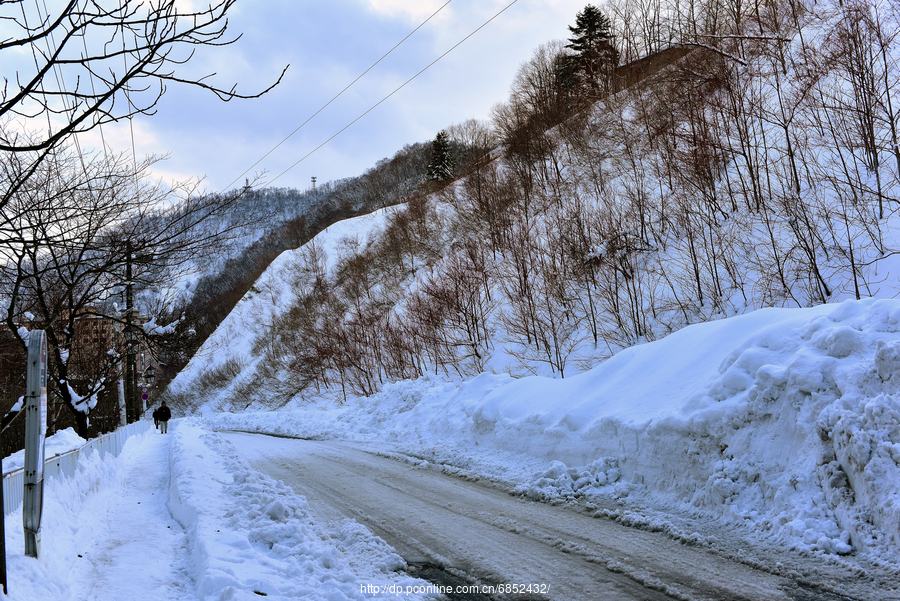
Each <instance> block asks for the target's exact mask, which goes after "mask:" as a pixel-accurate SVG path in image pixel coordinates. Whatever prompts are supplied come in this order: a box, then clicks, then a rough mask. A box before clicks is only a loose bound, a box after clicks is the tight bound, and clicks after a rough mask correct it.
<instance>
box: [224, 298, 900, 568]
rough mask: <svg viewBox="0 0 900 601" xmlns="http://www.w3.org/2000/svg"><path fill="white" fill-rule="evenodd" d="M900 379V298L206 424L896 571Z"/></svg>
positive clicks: (781, 315) (746, 321)
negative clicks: (367, 445)
mask: <svg viewBox="0 0 900 601" xmlns="http://www.w3.org/2000/svg"><path fill="white" fill-rule="evenodd" d="M898 369H900V302H898V301H889V300H878V301H875V300H866V301H850V302H845V303H841V304H835V305H823V306H820V307H816V308H812V309H765V310H761V311H756V312H753V313H750V314H747V315H743V316H739V317H735V318H731V319H726V320H721V321H716V322H711V323H706V324H700V325H696V326H690V327H687V328H685V329H683V330H681V331H679V332H677V333H674V334H672V335H670V336H669V337H667V338H665V339H663V340H660V341H657V342H653V343H649V344H645V345H640V346H637V347H633V348H630V349H628V350H626V351H623V352H621V353H619V354H618V355H616V356H615V357H613V358H612V359H610V360H608V361H606V362H605V363H603V364H601V365H600V366H598V367H596V368H594V369H592V370H590V371H588V372H585V373H583V374H580V375H578V376H575V377H572V378H567V379H565V380H556V379H549V378H541V377H529V378H522V379H513V378H511V377H509V376H506V375H502V376H500V375H487V374H484V375H481V376H479V377H477V378H475V379H474V380H472V381H469V382H466V383H464V384H462V385H457V384H452V383H446V382H441V381H437V380H434V379H430V378H423V379H421V380H419V381H416V382H406V383H398V384H395V385H393V386H389V387H387V388H386V389H385V391H384V392H382V393H379V394H376V395H374V396H372V397H370V398H359V399H355V400H353V401H351V402H349V403H348V404H347V405H345V406H343V407H338V408H335V407H331V406H329V405H327V404H324V403H323V404H321V405H318V406H310V407H294V408H292V409H290V410H285V411H279V412H273V413H241V414H220V415H217V416H214V417H210V418H209V419H208V420H207V423H208V424H209V425H211V426H212V427H215V428H241V429H246V428H248V427H249V428H250V429H256V430H259V431H265V432H274V433H280V434H296V435H302V436H324V437H346V438H355V439H361V440H371V441H380V442H382V443H384V442H385V441H388V442H387V443H386V444H389V445H393V446H394V447H396V448H397V449H404V450H405V452H407V453H412V454H415V455H417V456H419V457H421V458H423V459H424V458H430V459H431V460H432V461H438V462H440V463H444V464H447V465H448V466H450V467H451V468H456V469H462V470H468V471H470V472H475V473H481V474H483V475H488V476H498V477H500V478H501V479H504V480H506V481H509V482H510V483H511V484H512V485H513V486H514V487H515V491H516V492H517V493H518V494H523V495H528V496H530V497H532V498H535V499H547V500H552V499H556V498H579V497H584V498H587V499H588V500H590V499H591V498H593V497H596V498H602V497H604V496H629V497H630V498H632V499H641V498H643V499H645V500H654V502H658V503H674V504H677V505H679V506H681V507H682V508H688V509H689V510H692V511H695V512H696V513H697V514H698V515H701V516H704V515H705V516H707V517H715V518H717V519H720V520H724V521H725V523H732V524H734V525H741V526H748V525H749V526H750V527H752V529H754V530H755V531H756V532H757V533H758V534H759V536H762V537H764V538H765V539H766V540H768V541H769V543H772V544H779V545H783V546H784V547H787V548H793V549H796V550H804V551H810V552H820V553H833V554H847V553H850V552H852V551H856V552H861V553H864V554H866V556H867V557H872V558H874V557H878V558H880V560H884V561H888V562H889V563H894V564H896V562H897V558H898V556H900V554H898V551H900V539H898V534H897V533H898V532H900V528H898V526H900V467H898V464H900V403H898V401H897V400H895V398H894V395H896V394H897V393H898V386H900V375H895V374H896V373H897V371H898ZM535 468H537V469H535Z"/></svg>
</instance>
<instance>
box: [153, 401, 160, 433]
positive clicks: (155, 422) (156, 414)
mask: <svg viewBox="0 0 900 601" xmlns="http://www.w3.org/2000/svg"><path fill="white" fill-rule="evenodd" d="M153 425H154V426H156V429H157V430H159V408H158V407H157V408H156V409H154V410H153Z"/></svg>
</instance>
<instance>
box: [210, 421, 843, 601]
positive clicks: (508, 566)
mask: <svg viewBox="0 0 900 601" xmlns="http://www.w3.org/2000/svg"><path fill="white" fill-rule="evenodd" d="M223 436H224V437H226V438H227V439H228V440H229V441H230V442H231V443H232V444H233V445H234V446H235V448H236V449H237V451H238V453H239V454H241V455H242V456H243V457H244V458H245V459H246V460H247V461H249V462H250V463H251V465H253V466H254V467H255V468H256V469H258V470H260V471H262V472H263V473H265V474H267V475H268V476H270V477H272V478H275V479H277V480H282V481H284V483H285V484H287V485H289V486H291V487H292V488H293V489H294V490H295V491H296V492H298V493H299V494H303V495H305V496H306V497H307V499H308V501H309V504H310V510H311V511H312V512H313V513H314V514H315V515H316V517H317V521H319V522H320V523H328V522H331V523H337V522H339V521H340V520H341V519H345V518H353V519H355V520H357V521H359V522H361V523H363V524H365V525H366V526H367V527H368V528H369V529H371V530H372V531H373V532H374V533H375V534H377V535H379V536H381V537H382V538H383V539H385V540H386V541H387V542H388V543H389V544H391V545H393V546H394V547H395V548H396V549H397V551H398V552H399V553H400V554H401V555H402V556H404V558H406V559H407V561H410V562H428V563H433V564H436V565H440V566H442V567H445V568H448V570H449V571H450V572H453V573H455V574H457V575H464V576H465V577H468V578H470V579H471V578H474V579H477V581H478V582H479V583H480V584H486V585H491V584H529V583H531V584H538V585H547V587H548V588H549V595H547V596H545V597H541V596H539V595H531V596H526V597H523V598H550V599H565V600H579V599H584V600H595V599H604V600H615V599H671V598H676V599H698V600H699V599H733V600H739V599H747V600H754V601H759V600H766V599H829V598H832V597H831V596H829V595H828V594H827V593H825V592H823V591H820V590H816V591H810V590H808V589H804V588H802V587H800V586H799V585H797V584H796V583H795V582H792V581H791V580H789V579H786V578H784V577H780V576H776V575H773V574H770V573H768V572H765V571H762V570H756V569H753V568H751V567H749V566H747V565H743V564H741V563H737V562H733V561H730V560H728V559H725V558H722V557H720V556H718V555H716V554H714V553H711V552H709V551H707V550H704V549H699V548H694V547H690V546H686V545H683V544H680V543H678V542H676V541H673V540H671V539H669V538H667V537H665V536H663V535H661V534H657V533H651V532H646V531H641V530H636V529H632V528H628V527H625V526H622V525H620V524H617V523H615V522H612V521H609V520H605V519H594V518H592V517H590V515H585V514H584V513H580V512H576V511H572V510H571V509H567V508H565V507H558V506H552V505H549V504H545V503H536V502H531V501H526V500H523V499H521V498H517V497H513V496H510V495H509V494H508V493H507V492H505V491H502V490H499V489H497V488H494V487H492V486H489V485H486V484H483V483H480V482H469V481H466V480H463V479H460V478H454V477H450V476H447V475H444V474H442V473H440V472H439V471H435V470H432V469H427V468H418V469H417V468H416V467H414V466H410V465H408V464H404V463H402V462H399V461H395V460H392V459H388V458H385V457H380V456H377V455H374V454H372V453H369V452H365V451H363V450H361V449H360V448H359V446H358V445H355V444H353V443H348V442H340V441H308V440H297V439H285V438H274V437H269V436H261V435H256V434H244V433H228V434H223ZM833 598H838V597H833Z"/></svg>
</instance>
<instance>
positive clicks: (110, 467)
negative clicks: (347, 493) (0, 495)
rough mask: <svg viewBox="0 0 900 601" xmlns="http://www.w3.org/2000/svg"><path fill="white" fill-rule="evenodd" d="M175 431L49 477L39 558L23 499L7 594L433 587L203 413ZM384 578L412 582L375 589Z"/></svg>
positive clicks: (141, 599)
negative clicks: (319, 506) (251, 460)
mask: <svg viewBox="0 0 900 601" xmlns="http://www.w3.org/2000/svg"><path fill="white" fill-rule="evenodd" d="M169 428H170V429H169V434H167V435H162V434H159V432H158V431H156V430H150V431H149V432H148V433H146V434H143V435H138V436H134V437H132V438H131V439H129V440H128V442H127V443H126V445H125V448H124V449H123V451H122V453H121V454H120V455H119V457H112V456H111V455H108V456H106V457H105V458H103V459H101V458H100V457H99V453H92V454H88V455H87V456H85V457H83V458H82V460H81V461H80V463H79V467H78V472H77V473H76V475H75V476H74V477H71V478H66V477H62V478H53V479H48V480H46V481H45V489H44V497H45V502H44V514H43V522H42V530H41V533H42V542H41V557H40V559H33V558H28V557H25V556H24V543H23V541H24V534H23V530H22V517H21V510H19V511H17V512H13V513H12V514H10V515H8V516H6V521H5V524H6V548H7V573H8V582H9V596H8V597H5V598H8V599H11V600H15V601H43V600H47V601H51V600H52V601H57V600H59V601H68V600H71V601H76V600H77V601H101V600H109V601H121V600H123V599H127V600H128V601H145V600H146V601H170V600H175V599H178V600H179V601H181V600H185V599H203V600H204V601H205V600H209V601H212V600H216V601H219V600H221V601H226V600H241V599H247V600H249V599H258V598H259V597H260V596H266V597H267V598H269V599H275V600H287V599H298V598H302V599H309V600H317V599H322V600H325V599H327V600H329V601H338V600H346V599H398V598H403V599H410V600H415V599H423V598H429V597H423V596H422V595H416V594H410V595H407V594H406V593H405V591H406V590H407V588H408V587H409V588H410V590H414V589H413V588H412V587H422V586H425V585H427V583H425V582H423V581H421V580H416V579H414V578H412V577H410V576H408V575H407V574H406V573H405V572H403V571H401V570H402V568H403V567H405V564H404V562H403V560H402V559H401V558H400V557H399V556H397V555H396V554H395V553H394V552H393V550H392V549H391V548H390V547H388V546H387V545H386V544H385V543H384V542H383V541H381V539H378V538H377V537H375V536H373V535H372V534H371V533H370V532H369V531H368V530H366V529H365V528H364V527H362V526H359V525H358V524H356V525H355V526H354V527H347V526H346V525H342V526H341V527H340V528H338V529H336V530H335V529H333V528H329V527H327V526H326V525H320V524H317V523H315V520H314V519H313V518H312V515H311V514H310V512H309V511H308V509H307V503H306V499H305V498H304V497H302V496H300V495H298V494H295V493H294V491H293V490H291V489H290V488H289V487H287V486H285V485H284V484H283V483H281V482H276V481H274V480H272V479H271V478H269V477H267V476H264V475H262V474H260V473H259V472H257V471H255V470H253V469H251V468H250V467H249V466H248V465H247V464H246V463H245V462H244V461H243V460H242V459H241V458H240V457H238V456H237V454H236V453H235V451H234V448H233V447H232V446H231V445H230V444H229V443H228V442H226V441H225V440H224V439H223V438H222V437H221V436H220V435H218V434H215V433H212V432H208V431H206V430H204V429H202V428H200V427H199V426H197V425H196V424H195V423H193V422H192V421H191V420H185V421H182V420H175V421H174V422H171V423H170V427H169ZM332 526H333V525H332ZM372 586H374V587H377V589H379V590H385V588H386V587H393V588H392V590H402V591H404V593H402V594H400V595H396V594H394V595H372V594H369V593H368V592H364V591H367V590H372V589H371V588H370V587H372Z"/></svg>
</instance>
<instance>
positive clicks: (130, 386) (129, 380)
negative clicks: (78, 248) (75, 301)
mask: <svg viewBox="0 0 900 601" xmlns="http://www.w3.org/2000/svg"><path fill="white" fill-rule="evenodd" d="M126 252H127V254H126V255H125V413H126V416H127V419H128V423H129V424H130V423H133V422H135V421H137V419H138V412H137V407H135V398H134V353H135V348H134V347H135V344H136V343H137V340H136V338H137V337H136V336H135V331H134V290H133V289H132V285H131V277H132V269H131V253H132V248H131V242H130V241H129V242H128V249H127V251H126Z"/></svg>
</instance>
